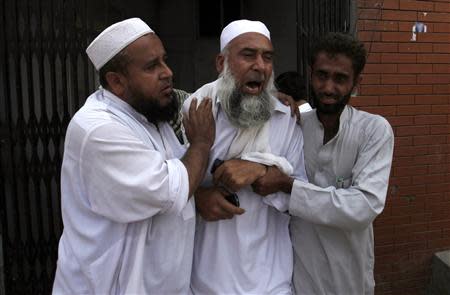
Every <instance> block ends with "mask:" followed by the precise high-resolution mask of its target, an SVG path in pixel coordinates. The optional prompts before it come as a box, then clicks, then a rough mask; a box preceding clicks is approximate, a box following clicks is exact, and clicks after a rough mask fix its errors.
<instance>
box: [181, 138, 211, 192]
mask: <svg viewBox="0 0 450 295" xmlns="http://www.w3.org/2000/svg"><path fill="white" fill-rule="evenodd" d="M209 149H210V146H209V145H208V144H206V143H192V144H191V145H190V147H189V149H188V150H187V151H186V153H185V154H184V156H183V158H181V162H182V163H183V164H184V166H185V167H186V170H187V173H188V176H189V197H191V196H192V194H193V193H194V192H195V190H196V189H197V187H198V186H199V185H200V183H201V182H202V180H203V177H204V175H205V171H206V168H207V166H208V159H209Z"/></svg>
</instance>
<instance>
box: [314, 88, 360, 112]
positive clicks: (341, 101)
mask: <svg viewBox="0 0 450 295" xmlns="http://www.w3.org/2000/svg"><path fill="white" fill-rule="evenodd" d="M311 90H312V91H311V99H312V101H313V103H314V106H315V107H316V108H317V112H318V113H321V114H327V115H334V114H339V113H341V112H342V110H343V109H344V108H345V106H346V105H347V104H348V102H349V101H350V97H351V96H352V91H353V89H352V90H351V91H350V92H349V93H347V94H346V95H343V96H335V97H334V98H335V99H336V101H337V103H336V104H333V105H324V104H322V103H321V102H320V98H321V97H323V96H324V95H323V94H321V95H319V96H318V95H317V94H316V93H315V92H314V90H313V88H312V87H311Z"/></svg>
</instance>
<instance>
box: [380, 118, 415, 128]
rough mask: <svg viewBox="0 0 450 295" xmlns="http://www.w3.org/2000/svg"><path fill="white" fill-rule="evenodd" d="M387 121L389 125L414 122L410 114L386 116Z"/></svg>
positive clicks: (403, 124) (404, 124) (402, 124)
mask: <svg viewBox="0 0 450 295" xmlns="http://www.w3.org/2000/svg"><path fill="white" fill-rule="evenodd" d="M386 119H387V120H388V121H389V124H391V126H393V127H395V126H406V125H412V124H413V122H414V118H413V117H411V116H395V117H387V118H386Z"/></svg>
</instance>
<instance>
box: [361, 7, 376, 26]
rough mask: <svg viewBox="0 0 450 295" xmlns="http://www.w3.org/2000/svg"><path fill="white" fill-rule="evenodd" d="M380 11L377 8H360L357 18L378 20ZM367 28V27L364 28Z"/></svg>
mask: <svg viewBox="0 0 450 295" xmlns="http://www.w3.org/2000/svg"><path fill="white" fill-rule="evenodd" d="M380 15H381V12H380V10H379V9H377V8H362V9H359V11H358V18H359V19H360V20H366V19H374V20H378V19H380ZM366 30H369V29H366Z"/></svg>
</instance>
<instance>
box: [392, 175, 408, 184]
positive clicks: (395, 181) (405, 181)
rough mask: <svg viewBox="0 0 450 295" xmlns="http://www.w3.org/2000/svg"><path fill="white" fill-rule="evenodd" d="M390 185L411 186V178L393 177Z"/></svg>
mask: <svg viewBox="0 0 450 295" xmlns="http://www.w3.org/2000/svg"><path fill="white" fill-rule="evenodd" d="M389 184H390V185H392V186H393V185H397V186H400V185H411V177H409V176H407V177H391V179H389Z"/></svg>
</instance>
